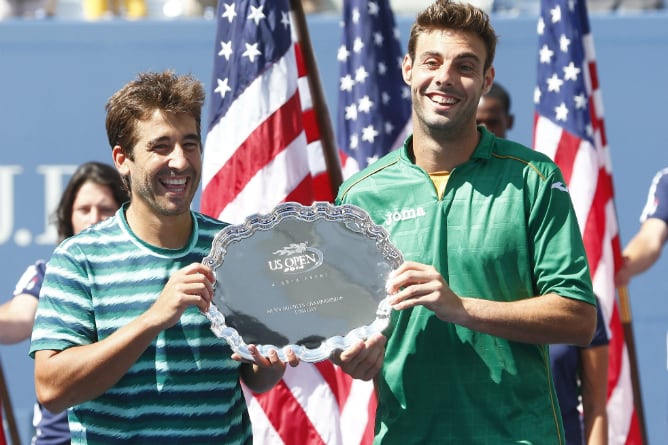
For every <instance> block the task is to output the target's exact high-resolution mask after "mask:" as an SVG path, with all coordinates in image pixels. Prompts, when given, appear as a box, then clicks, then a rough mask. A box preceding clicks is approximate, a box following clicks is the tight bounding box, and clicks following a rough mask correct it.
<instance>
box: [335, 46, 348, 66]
mask: <svg viewBox="0 0 668 445" xmlns="http://www.w3.org/2000/svg"><path fill="white" fill-rule="evenodd" d="M348 56H350V51H348V48H346V46H345V45H341V46H340V47H339V51H338V52H337V53H336V60H338V61H339V62H345V61H346V60H348Z"/></svg>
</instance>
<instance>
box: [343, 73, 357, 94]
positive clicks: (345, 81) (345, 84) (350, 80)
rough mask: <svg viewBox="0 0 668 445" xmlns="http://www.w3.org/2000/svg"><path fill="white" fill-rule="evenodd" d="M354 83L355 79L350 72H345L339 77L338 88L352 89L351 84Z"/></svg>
mask: <svg viewBox="0 0 668 445" xmlns="http://www.w3.org/2000/svg"><path fill="white" fill-rule="evenodd" d="M354 85H355V81H354V80H353V78H352V77H351V76H350V74H346V75H345V76H343V77H342V78H341V86H340V87H339V89H340V90H341V91H352V90H353V86H354Z"/></svg>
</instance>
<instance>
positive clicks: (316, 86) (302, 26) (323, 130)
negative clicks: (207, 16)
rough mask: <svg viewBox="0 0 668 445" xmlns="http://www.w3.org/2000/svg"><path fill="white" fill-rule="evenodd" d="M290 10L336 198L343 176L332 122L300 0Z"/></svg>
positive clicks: (328, 172)
mask: <svg viewBox="0 0 668 445" xmlns="http://www.w3.org/2000/svg"><path fill="white" fill-rule="evenodd" d="M290 8H291V9H292V12H293V14H294V15H293V17H294V24H295V30H296V32H297V40H298V41H299V43H300V46H301V49H302V55H303V57H304V64H305V66H306V69H307V73H308V85H309V88H310V90H311V101H312V102H313V110H314V111H315V116H316V120H317V122H318V127H319V128H320V136H321V137H320V143H321V144H322V151H323V155H324V158H325V165H326V166H327V176H328V177H329V184H330V187H331V189H332V196H336V194H337V193H338V191H339V186H340V185H341V183H342V182H343V174H342V173H341V163H340V162H339V155H338V150H337V148H336V143H335V142H334V131H333V130H332V121H331V119H330V117H329V110H328V108H327V103H326V102H325V96H324V94H323V92H322V85H321V84H320V75H319V74H318V67H317V65H316V62H315V56H314V55H313V46H312V45H311V38H310V36H309V33H308V26H307V24H306V16H305V14H304V8H303V7H302V0H290Z"/></svg>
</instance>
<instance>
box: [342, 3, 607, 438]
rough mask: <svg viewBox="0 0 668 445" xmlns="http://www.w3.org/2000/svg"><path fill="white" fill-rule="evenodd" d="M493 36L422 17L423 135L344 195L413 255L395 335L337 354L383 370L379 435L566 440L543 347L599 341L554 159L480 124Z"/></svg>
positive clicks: (354, 368)
mask: <svg viewBox="0 0 668 445" xmlns="http://www.w3.org/2000/svg"><path fill="white" fill-rule="evenodd" d="M495 45H496V35H495V33H494V30H493V29H492V27H491V25H490V24H489V20H488V17H487V15H486V14H484V13H483V12H482V11H480V10H479V9H477V8H475V7H473V6H471V5H468V4H463V3H451V2H448V1H442V0H440V1H437V2H435V3H434V4H433V5H431V6H430V7H428V8H427V9H426V10H425V11H424V12H422V13H420V14H419V15H418V18H417V21H416V24H415V25H414V26H413V28H412V30H411V35H410V38H409V45H408V55H407V56H406V58H405V59H404V62H403V66H402V69H403V75H404V80H405V81H406V83H407V84H408V85H409V86H410V87H411V91H412V101H413V121H412V123H413V135H412V136H411V137H409V138H408V139H407V140H406V143H405V145H404V147H403V148H402V149H400V150H398V151H395V152H392V153H391V154H389V155H387V156H386V157H384V158H383V159H381V160H379V161H378V162H377V163H375V164H373V165H371V166H369V167H368V168H367V169H365V170H364V171H362V172H360V173H358V174H357V175H355V176H353V177H352V178H350V179H349V180H348V181H346V182H345V183H344V184H343V185H342V186H341V188H340V191H339V196H338V197H337V202H338V203H339V204H342V203H348V204H354V205H357V206H359V207H362V208H364V209H365V210H367V211H368V212H369V213H370V215H371V217H372V218H373V219H374V221H375V222H376V223H378V224H382V225H383V226H384V227H385V228H386V229H387V230H388V232H389V233H390V236H391V239H392V241H393V243H394V244H395V245H396V246H397V247H398V248H399V249H400V250H401V251H402V253H403V254H404V257H405V259H406V262H405V263H404V264H403V265H402V266H400V267H399V268H398V269H397V270H396V271H395V273H394V274H393V276H392V277H390V280H389V281H388V291H389V293H390V294H391V295H392V297H391V304H392V305H393V308H394V309H396V310H395V311H394V312H393V315H392V324H391V328H390V329H389V330H388V332H387V333H386V335H387V338H386V337H384V336H381V335H376V336H372V337H371V338H369V339H367V341H366V342H359V343H358V344H356V345H354V346H353V347H351V348H350V349H348V350H346V351H344V352H342V353H341V354H340V355H339V356H337V357H335V358H334V360H335V361H336V362H337V363H339V364H341V366H342V367H343V369H344V370H346V371H347V372H349V373H350V374H351V375H353V376H354V377H358V378H364V379H370V378H376V383H377V389H378V395H379V406H378V411H377V418H376V443H383V444H410V443H427V444H433V443H439V444H441V443H446V444H447V443H454V444H463V443H465V444H495V445H496V444H517V443H522V444H541V445H542V444H563V443H564V438H563V428H562V422H561V417H560V413H559V406H558V403H557V400H556V396H555V392H554V385H553V383H552V376H551V374H550V361H549V356H548V348H547V344H549V343H573V344H580V345H585V344H588V343H589V341H590V340H591V336H592V334H593V332H594V327H595V323H596V309H595V304H596V300H595V297H594V294H593V291H592V285H591V279H590V275H589V274H590V272H589V268H588V265H587V259H586V256H585V251H584V247H583V244H582V239H581V236H580V232H579V229H578V223H577V220H576V216H575V213H574V211H573V207H572V203H571V199H570V196H569V194H568V190H567V188H566V186H565V185H564V180H563V178H562V175H561V173H560V171H559V169H558V168H557V166H556V165H555V164H554V163H553V162H552V161H551V160H549V159H548V158H547V157H546V156H544V155H542V154H540V153H538V152H535V151H533V150H531V149H529V148H527V147H524V146H522V145H520V144H517V143H515V142H511V141H507V140H505V139H500V138H497V137H495V136H494V135H492V134H491V133H489V132H488V131H487V130H486V129H485V128H483V127H477V126H476V109H477V105H478V103H479V100H480V97H481V95H482V94H483V93H484V92H485V91H487V90H488V89H489V88H490V87H491V85H492V82H493V80H494V68H493V66H492V62H493V59H494V50H495Z"/></svg>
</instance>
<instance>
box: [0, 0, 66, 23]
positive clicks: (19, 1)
mask: <svg viewBox="0 0 668 445" xmlns="http://www.w3.org/2000/svg"><path fill="white" fill-rule="evenodd" d="M55 13H56V0H0V20H6V19H11V18H24V19H43V18H47V17H53V16H54V15H55Z"/></svg>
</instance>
